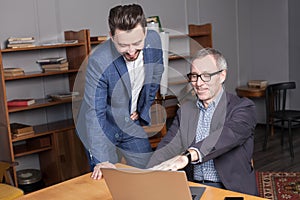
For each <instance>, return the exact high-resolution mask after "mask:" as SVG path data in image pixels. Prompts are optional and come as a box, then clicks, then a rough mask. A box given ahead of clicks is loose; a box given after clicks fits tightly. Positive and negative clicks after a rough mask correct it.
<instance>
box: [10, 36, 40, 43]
mask: <svg viewBox="0 0 300 200" xmlns="http://www.w3.org/2000/svg"><path fill="white" fill-rule="evenodd" d="M28 40H34V37H9V38H8V39H7V41H8V42H12V41H28Z"/></svg>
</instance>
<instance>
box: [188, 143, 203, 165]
mask: <svg viewBox="0 0 300 200" xmlns="http://www.w3.org/2000/svg"><path fill="white" fill-rule="evenodd" d="M189 149H191V150H195V151H196V152H197V154H198V158H199V159H198V160H196V161H192V162H191V164H193V165H194V164H198V163H201V162H202V155H201V153H200V151H199V150H198V149H197V148H194V147H190V148H189Z"/></svg>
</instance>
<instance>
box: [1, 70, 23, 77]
mask: <svg viewBox="0 0 300 200" xmlns="http://www.w3.org/2000/svg"><path fill="white" fill-rule="evenodd" d="M23 75H25V73H24V71H16V72H4V77H11V76H23Z"/></svg>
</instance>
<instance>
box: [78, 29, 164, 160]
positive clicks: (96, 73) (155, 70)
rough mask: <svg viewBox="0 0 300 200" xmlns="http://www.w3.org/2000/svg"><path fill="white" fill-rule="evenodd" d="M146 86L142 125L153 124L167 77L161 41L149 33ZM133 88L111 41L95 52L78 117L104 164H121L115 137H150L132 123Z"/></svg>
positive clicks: (141, 101)
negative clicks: (154, 107) (153, 108)
mask: <svg viewBox="0 0 300 200" xmlns="http://www.w3.org/2000/svg"><path fill="white" fill-rule="evenodd" d="M143 56H144V67H145V82H144V86H143V88H142V90H141V92H140V94H139V98H138V102H137V111H138V112H139V116H140V121H139V122H140V123H142V124H143V125H147V124H149V123H150V121H151V119H150V114H149V109H150V107H151V105H152V103H153V101H154V99H155V95H156V92H157V90H158V87H159V84H160V80H161V76H162V73H163V69H164V68H163V58H162V50H161V41H160V37H159V35H158V33H156V32H155V31H148V32H147V36H146V39H145V46H144V49H143ZM130 108H131V84H130V77H129V74H128V70H127V67H126V63H125V60H124V58H123V56H122V55H120V54H119V52H118V51H117V50H116V48H115V46H114V44H113V43H112V41H111V40H108V41H106V42H105V43H104V44H102V45H100V46H99V47H98V48H97V49H95V50H94V52H93V53H92V55H91V56H90V58H89V61H88V66H87V70H86V83H85V92H84V99H83V102H82V103H81V107H80V111H79V114H78V118H77V122H76V125H77V126H76V129H77V133H78V135H79V137H80V139H81V140H82V142H83V143H84V145H85V147H86V148H87V149H89V150H90V152H91V153H92V155H93V156H94V157H96V158H97V159H98V160H99V161H100V162H103V161H111V162H117V160H116V159H117V158H116V157H115V156H114V154H115V152H113V151H114V150H113V148H112V145H113V143H114V142H115V140H116V139H115V136H116V135H118V134H122V133H128V134H130V135H135V136H137V137H147V135H146V133H145V132H144V130H143V128H142V127H141V126H140V125H137V124H138V123H136V122H134V121H132V120H131V119H130Z"/></svg>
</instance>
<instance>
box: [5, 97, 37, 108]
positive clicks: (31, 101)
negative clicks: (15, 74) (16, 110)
mask: <svg viewBox="0 0 300 200" xmlns="http://www.w3.org/2000/svg"><path fill="white" fill-rule="evenodd" d="M34 103H35V100H34V99H13V100H10V101H7V106H10V107H13V106H30V105H32V104H34Z"/></svg>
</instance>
